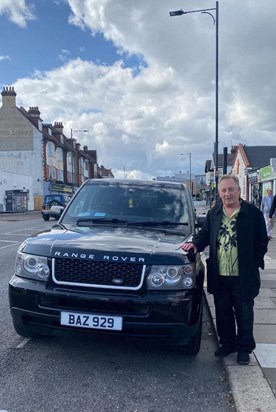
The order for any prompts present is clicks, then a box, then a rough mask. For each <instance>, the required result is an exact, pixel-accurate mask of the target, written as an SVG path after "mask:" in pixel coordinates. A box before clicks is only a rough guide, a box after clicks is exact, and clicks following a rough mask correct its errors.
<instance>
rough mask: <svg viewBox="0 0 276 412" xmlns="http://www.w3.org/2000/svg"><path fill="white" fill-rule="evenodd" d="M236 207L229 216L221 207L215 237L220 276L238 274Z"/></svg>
mask: <svg viewBox="0 0 276 412" xmlns="http://www.w3.org/2000/svg"><path fill="white" fill-rule="evenodd" d="M239 211H240V208H238V209H236V210H235V211H234V212H233V214H232V216H230V218H229V217H228V216H227V214H226V211H225V210H224V208H223V217H222V221H221V225H220V228H219V233H218V238H217V251H218V263H219V274H220V275H222V276H239V269H238V248H237V216H238V214H239Z"/></svg>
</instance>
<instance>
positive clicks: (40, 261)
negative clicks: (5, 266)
mask: <svg viewBox="0 0 276 412" xmlns="http://www.w3.org/2000/svg"><path fill="white" fill-rule="evenodd" d="M15 274H16V275H17V276H20V277H23V278H29V279H34V280H40V281H44V282H46V281H47V280H48V278H49V274H50V268H49V266H48V262H47V258H46V257H44V256H35V255H29V254H27V253H22V252H18V253H17V255H16V261H15Z"/></svg>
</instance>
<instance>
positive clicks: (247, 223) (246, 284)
mask: <svg viewBox="0 0 276 412" xmlns="http://www.w3.org/2000/svg"><path fill="white" fill-rule="evenodd" d="M222 215H223V208H222V202H217V204H216V205H215V206H214V207H213V208H212V209H210V210H209V211H208V213H207V216H206V220H205V222H204V225H203V227H202V229H201V230H200V231H199V233H198V234H196V235H195V236H194V237H193V243H194V244H195V245H196V247H197V249H198V251H199V252H201V251H203V250H204V249H205V247H206V246H210V250H209V258H208V259H207V261H206V263H207V290H208V292H209V293H212V294H214V293H216V286H217V280H218V276H219V273H218V272H219V267H218V263H217V237H218V232H219V228H220V224H221V220H222ZM267 243H268V240H267V233H266V226H265V221H264V217H263V214H262V212H261V211H260V210H259V209H258V208H257V207H256V206H254V205H252V204H249V203H247V202H245V201H244V200H241V207H240V213H239V214H238V216H237V244H238V267H239V280H240V287H241V293H242V296H243V298H244V299H247V298H254V297H255V296H257V295H258V293H259V289H260V284H261V282H260V273H259V268H262V269H264V255H265V254H266V252H267Z"/></svg>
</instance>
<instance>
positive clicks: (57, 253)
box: [54, 250, 145, 263]
mask: <svg viewBox="0 0 276 412" xmlns="http://www.w3.org/2000/svg"><path fill="white" fill-rule="evenodd" d="M54 256H55V257H59V258H71V259H91V260H94V259H95V255H93V254H90V253H78V252H70V253H69V252H61V251H58V250H56V251H55V253H54ZM100 259H101V260H107V261H109V262H132V263H145V258H143V257H140V256H117V255H103V256H101V258H100Z"/></svg>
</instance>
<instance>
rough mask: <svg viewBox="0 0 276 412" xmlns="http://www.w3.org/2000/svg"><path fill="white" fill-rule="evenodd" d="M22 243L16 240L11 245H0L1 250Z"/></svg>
mask: <svg viewBox="0 0 276 412" xmlns="http://www.w3.org/2000/svg"><path fill="white" fill-rule="evenodd" d="M20 243H21V242H20V241H19V242H14V243H12V244H11V245H6V246H1V247H0V250H2V249H6V248H8V247H12V246H17V245H19V244H20Z"/></svg>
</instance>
